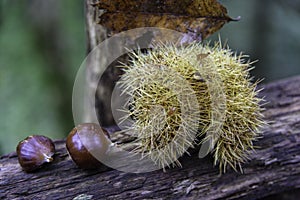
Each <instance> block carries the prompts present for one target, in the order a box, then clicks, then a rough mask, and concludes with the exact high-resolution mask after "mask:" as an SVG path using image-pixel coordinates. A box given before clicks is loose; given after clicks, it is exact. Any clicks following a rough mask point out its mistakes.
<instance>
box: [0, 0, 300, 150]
mask: <svg viewBox="0 0 300 200" xmlns="http://www.w3.org/2000/svg"><path fill="white" fill-rule="evenodd" d="M0 2H1V4H0V46H1V49H0V112H1V115H0V155H2V154H4V153H9V152H11V151H14V150H15V147H16V145H17V143H18V141H20V140H22V139H24V138H25V137H26V136H28V135H31V134H42V135H46V136H48V137H51V138H53V139H61V138H64V137H66V135H67V134H68V132H69V131H70V130H71V129H72V126H73V118H72V108H71V100H72V87H73V82H74V79H75V76H76V72H77V70H78V68H79V66H80V64H81V62H82V61H83V59H84V58H85V55H86V46H87V45H86V36H85V24H84V23H85V19H84V1H83V0H77V1H74V0H0ZM221 2H222V3H223V4H224V5H225V6H226V7H227V9H228V12H229V15H230V16H232V17H237V16H241V17H242V18H241V20H240V21H239V22H231V23H229V24H227V25H225V26H224V27H223V29H222V30H221V31H219V32H218V33H217V34H215V35H214V36H213V37H211V38H210V39H211V40H215V39H217V38H218V34H220V36H221V38H222V40H225V39H228V45H229V46H230V47H231V48H232V49H233V50H236V51H242V52H245V53H247V54H249V55H250V57H251V60H257V59H258V60H259V62H258V63H256V69H255V70H253V71H252V74H253V75H255V76H256V77H257V78H259V79H261V78H265V79H264V83H267V82H270V81H273V80H276V79H280V78H285V77H289V76H294V75H297V74H298V75H299V74H300V66H299V64H300V56H299V53H300V2H299V1H297V0H264V1H261V0H251V1H246V0H244V1H241V0H223V1H221Z"/></svg>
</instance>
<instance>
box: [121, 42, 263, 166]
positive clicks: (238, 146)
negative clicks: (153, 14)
mask: <svg viewBox="0 0 300 200" xmlns="http://www.w3.org/2000/svg"><path fill="white" fill-rule="evenodd" d="M245 57H246V56H243V55H236V54H233V53H232V52H231V51H230V50H229V49H224V48H222V47H221V45H220V44H219V43H217V44H216V45H215V46H214V47H210V46H209V45H203V44H200V43H193V44H190V45H188V46H181V47H175V46H174V45H162V44H161V45H158V46H156V47H154V48H153V50H151V51H149V52H148V53H147V54H143V53H141V52H138V53H136V54H133V55H132V58H133V59H132V63H131V65H129V66H125V69H124V71H125V73H124V75H123V76H122V81H121V85H122V87H123V88H124V92H126V93H128V94H129V95H130V96H131V97H132V98H133V101H131V102H129V106H130V107H131V108H132V109H131V111H130V112H128V114H127V116H126V117H127V118H133V119H134V122H133V125H132V126H131V127H130V131H131V132H133V133H135V134H136V137H137V142H138V143H139V145H138V147H137V148H136V149H135V150H134V151H135V152H138V153H142V154H143V155H145V156H149V157H150V158H151V159H152V160H153V161H155V162H156V163H157V164H158V165H160V166H162V167H165V166H167V165H169V164H170V162H172V161H174V160H175V162H176V164H178V165H180V163H179V162H178V161H177V157H178V155H180V156H181V155H182V154H183V153H184V152H185V151H186V149H187V147H189V146H192V145H193V143H195V142H196V141H193V140H194V139H195V138H194V137H193V136H194V134H195V133H196V132H197V131H198V134H199V135H203V134H205V133H207V132H208V129H209V127H210V126H211V124H212V123H221V122H222V125H221V128H220V129H219V130H216V132H215V133H213V134H209V135H206V137H205V138H204V140H208V139H210V138H213V139H215V140H213V141H214V151H213V154H214V160H215V164H219V167H220V170H224V171H225V169H226V166H227V165H230V166H231V167H232V168H234V169H237V166H240V163H242V162H244V161H245V160H246V159H247V157H248V153H249V151H250V150H251V149H253V141H254V140H255V139H256V138H257V136H258V133H259V129H260V127H261V126H262V125H263V124H264V122H263V120H262V115H261V111H262V109H261V108H260V106H259V102H260V101H261V99H260V98H258V97H257V91H256V90H255V88H256V83H251V82H250V77H249V70H250V69H251V63H249V62H245V61H244V60H243V59H244V58H245ZM214 73H216V74H214ZM174 76H176V77H180V78H179V79H178V80H176V79H174V78H171V77H174ZM216 78H218V79H220V80H221V83H222V84H221V85H218V84H211V86H210V88H209V87H208V81H207V79H216ZM182 80H184V81H185V82H187V83H188V85H189V86H190V89H191V90H188V89H186V85H185V84H184V83H183V82H181V81H182ZM165 83H168V84H167V85H170V84H171V85H175V87H176V91H174V90H173V89H172V87H173V86H172V87H169V86H167V87H166V86H165V85H164V84H165ZM210 83H214V82H210ZM212 90H214V92H216V93H223V94H224V95H225V99H226V101H221V102H222V103H226V104H225V105H224V107H225V110H224V113H223V115H224V118H223V121H220V122H215V121H213V120H215V118H214V117H213V114H214V112H218V111H216V110H214V109H215V108H214V107H213V106H212V105H213V104H212V99H211V98H212V95H211V92H212ZM191 91H192V92H191ZM178 95H195V96H196V99H197V101H198V107H197V109H199V112H198V113H197V112H195V113H192V114H191V115H188V116H187V115H185V116H184V119H183V117H182V107H181V104H182V103H186V102H182V100H180V99H178ZM157 105H159V106H158V107H157ZM155 106H156V107H155ZM156 108H157V109H156ZM163 110H164V111H163ZM161 113H163V114H161ZM221 114H222V113H221ZM195 117H197V119H195ZM195 121H197V122H199V123H198V124H197V126H194V124H193V122H195ZM179 127H180V131H178V130H179ZM199 130H200V131H199ZM177 139H178V140H177ZM174 141H175V142H174ZM172 142H173V144H174V145H172V146H171V147H170V146H169V147H168V148H165V147H166V146H167V145H168V144H170V143H172Z"/></svg>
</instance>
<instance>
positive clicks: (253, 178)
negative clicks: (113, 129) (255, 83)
mask: <svg viewBox="0 0 300 200" xmlns="http://www.w3.org/2000/svg"><path fill="white" fill-rule="evenodd" d="M263 87H264V88H265V89H264V90H263V92H261V95H262V96H265V99H266V100H267V101H268V104H267V105H266V106H265V107H266V111H265V112H264V115H265V118H266V120H267V121H269V126H267V127H266V128H265V129H264V132H263V136H262V138H261V139H259V140H258V141H257V142H256V143H255V145H256V146H258V148H257V149H256V152H253V153H252V154H251V160H250V161H249V162H248V163H246V164H244V165H243V166H242V167H243V169H244V173H243V174H241V173H238V172H235V171H233V170H228V172H227V173H225V174H223V175H220V174H219V170H218V168H217V167H213V160H212V157H211V156H210V155H209V156H207V157H206V158H204V159H198V158H197V153H196V151H192V153H191V155H190V156H188V155H184V156H183V157H182V158H180V161H181V163H182V165H183V166H182V168H172V169H167V170H166V172H163V171H162V170H158V171H154V172H149V173H144V174H132V173H124V172H120V171H116V170H113V169H109V168H106V167H103V168H102V169H98V170H92V171H86V170H81V169H78V168H77V167H76V165H75V164H74V163H73V162H72V160H71V159H70V157H69V156H68V154H67V151H66V148H65V142H64V140H62V141H56V142H55V145H56V148H57V153H56V156H55V161H54V163H53V164H50V165H48V166H46V167H45V168H42V169H40V170H39V171H37V172H35V173H25V172H24V171H22V169H21V167H20V166H19V164H18V161H17V156H16V153H15V152H13V153H11V154H8V155H4V156H2V157H1V159H0V199H153V198H154V199H219V198H227V199H259V198H263V197H266V196H269V195H274V194H278V193H282V192H286V191H290V190H297V189H298V191H299V188H300V76H298V77H294V78H289V79H286V80H282V81H278V82H274V83H271V84H268V85H264V86H263Z"/></svg>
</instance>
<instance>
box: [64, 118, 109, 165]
mask: <svg viewBox="0 0 300 200" xmlns="http://www.w3.org/2000/svg"><path fill="white" fill-rule="evenodd" d="M103 133H104V134H105V135H104V134H103ZM108 137H109V136H108V133H107V132H106V131H105V130H104V129H102V128H101V127H100V126H99V125H97V124H94V123H84V124H79V125H78V126H76V127H75V128H73V130H72V131H71V132H70V134H69V135H68V137H67V141H66V147H67V150H68V152H69V154H70V156H71V158H72V160H73V161H74V162H75V163H76V165H77V166H78V167H80V168H82V169H95V168H98V167H101V166H103V164H102V163H101V162H100V161H99V160H97V159H96V158H95V157H94V156H93V155H92V154H91V153H90V150H93V151H97V152H99V153H100V154H101V153H105V152H106V151H107V149H108V146H109V145H110V140H109V138H108ZM82 140H84V141H85V142H83V141H82Z"/></svg>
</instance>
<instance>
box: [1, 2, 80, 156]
mask: <svg viewBox="0 0 300 200" xmlns="http://www.w3.org/2000/svg"><path fill="white" fill-rule="evenodd" d="M45 2H46V1H45V0H44V1H2V2H1V14H2V16H1V18H2V19H1V24H0V45H1V50H0V52H1V53H0V91H1V95H0V110H1V115H0V130H1V132H0V155H1V154H3V153H9V152H11V151H14V150H15V148H16V145H17V143H18V141H20V140H22V139H24V138H25V137H26V136H28V135H31V134H42V135H46V136H48V137H50V138H54V139H59V138H63V137H65V136H66V135H67V133H68V131H69V130H71V128H72V126H73V124H72V123H73V121H72V120H73V119H72V110H71V94H72V85H73V81H74V78H75V75H76V71H77V69H78V67H79V66H80V64H81V61H82V60H83V58H84V56H85V47H86V46H85V39H84V15H83V2H82V1H71V0H65V1H56V2H55V3H56V5H57V8H58V10H57V11H56V12H57V13H58V17H57V20H56V21H50V22H51V23H50V22H48V21H47V19H51V13H50V14H49V13H48V14H49V15H48V16H47V15H46V14H45V15H43V17H44V18H43V17H42V16H41V18H42V20H43V21H42V20H40V21H42V23H40V24H39V23H37V22H38V21H37V20H38V19H37V18H35V16H39V9H36V10H35V12H37V13H35V14H34V15H33V14H32V13H31V12H32V11H33V9H34V8H39V6H41V5H42V4H43V3H45ZM66 7H68V9H65V8H66ZM41 12H42V11H41ZM40 14H41V15H42V13H40ZM47 23H49V24H47ZM43 24H44V26H43ZM45 27H46V28H45ZM51 30H52V31H53V32H52V31H51ZM55 39H56V40H57V41H53V40H55ZM57 44H59V45H57ZM51 48H52V49H51ZM53 52H56V54H55V53H53Z"/></svg>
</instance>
